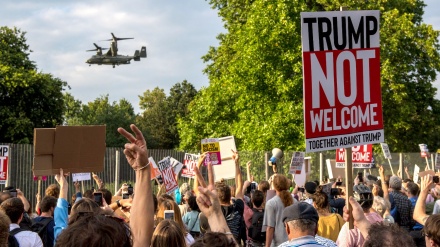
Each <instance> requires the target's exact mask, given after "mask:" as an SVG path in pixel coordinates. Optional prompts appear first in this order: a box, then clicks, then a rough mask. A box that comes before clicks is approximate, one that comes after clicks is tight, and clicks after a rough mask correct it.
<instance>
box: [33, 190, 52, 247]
mask: <svg viewBox="0 0 440 247" xmlns="http://www.w3.org/2000/svg"><path fill="white" fill-rule="evenodd" d="M56 206H57V199H56V198H55V197H53V196H45V197H43V199H42V200H41V202H40V209H41V215H40V216H39V217H36V218H34V219H33V225H32V228H34V227H35V226H36V225H37V226H39V225H41V229H42V231H44V232H45V233H44V234H40V237H41V240H42V241H43V244H44V246H45V247H52V246H53V243H54V231H53V228H54V226H55V221H54V220H53V213H54V211H55V207H56ZM36 223H38V224H36Z"/></svg>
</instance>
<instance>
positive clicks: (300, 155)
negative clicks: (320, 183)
mask: <svg viewBox="0 0 440 247" xmlns="http://www.w3.org/2000/svg"><path fill="white" fill-rule="evenodd" d="M304 156H305V153H304V152H294V153H293V155H292V161H291V162H290V169H289V173H290V174H301V170H302V168H303V166H304Z"/></svg>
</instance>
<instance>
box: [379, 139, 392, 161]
mask: <svg viewBox="0 0 440 247" xmlns="http://www.w3.org/2000/svg"><path fill="white" fill-rule="evenodd" d="M380 147H381V148H382V152H383V156H384V157H385V159H389V160H390V159H391V158H392V157H391V153H390V149H389V147H388V144H386V143H381V144H380Z"/></svg>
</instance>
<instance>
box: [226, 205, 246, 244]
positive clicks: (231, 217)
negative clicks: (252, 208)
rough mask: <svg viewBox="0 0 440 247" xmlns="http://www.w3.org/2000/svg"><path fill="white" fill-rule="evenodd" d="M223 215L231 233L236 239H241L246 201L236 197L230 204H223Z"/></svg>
mask: <svg viewBox="0 0 440 247" xmlns="http://www.w3.org/2000/svg"><path fill="white" fill-rule="evenodd" d="M222 212H223V215H224V216H225V218H226V223H227V224H228V227H229V229H230V230H231V233H232V234H233V235H234V237H235V238H236V239H240V233H241V228H242V221H243V222H244V220H243V212H244V202H243V200H241V199H236V200H234V201H233V203H232V204H231V205H230V206H222Z"/></svg>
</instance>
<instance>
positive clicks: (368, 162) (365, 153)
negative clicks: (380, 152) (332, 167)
mask: <svg viewBox="0 0 440 247" xmlns="http://www.w3.org/2000/svg"><path fill="white" fill-rule="evenodd" d="M351 151H352V152H351V154H352V155H351V160H352V164H353V168H371V167H372V166H373V165H374V160H373V145H372V144H367V145H362V146H354V147H352V148H351ZM336 167H337V168H345V149H344V148H339V149H338V150H336Z"/></svg>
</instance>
